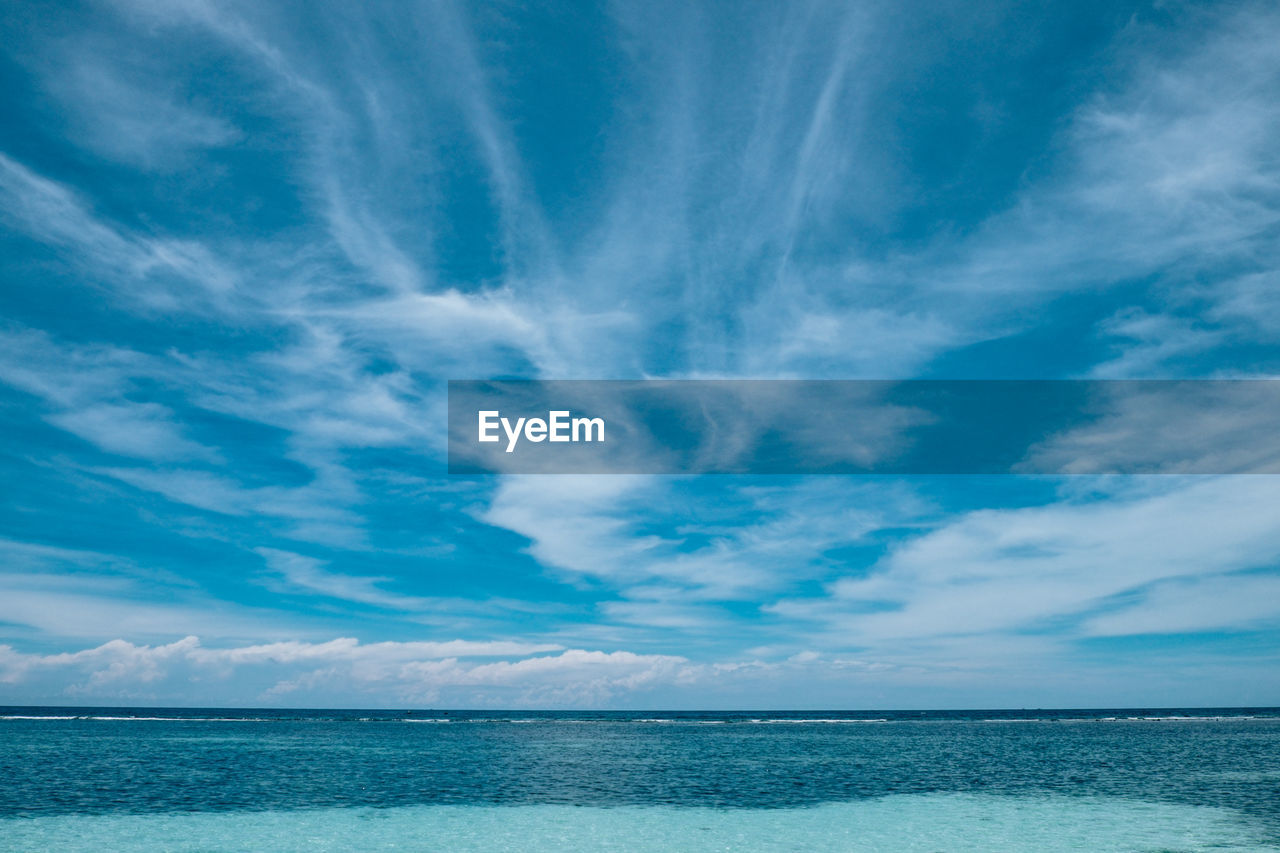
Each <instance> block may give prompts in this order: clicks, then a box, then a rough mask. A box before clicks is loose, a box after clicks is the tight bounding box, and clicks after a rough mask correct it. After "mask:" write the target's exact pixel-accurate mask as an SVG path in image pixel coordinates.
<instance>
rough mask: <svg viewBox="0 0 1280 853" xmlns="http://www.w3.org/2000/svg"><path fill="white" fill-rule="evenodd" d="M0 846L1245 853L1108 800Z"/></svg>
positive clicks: (1219, 822) (228, 823)
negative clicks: (1171, 852) (1169, 852)
mask: <svg viewBox="0 0 1280 853" xmlns="http://www.w3.org/2000/svg"><path fill="white" fill-rule="evenodd" d="M0 833H2V834H3V835H2V837H3V838H4V842H3V843H4V844H5V846H6V848H7V849H12V850H63V851H85V853H88V851H94V852H95V853H96V852H97V851H101V850H104V849H112V850H116V851H122V853H123V851H190V853H196V851H240V850H273V851H282V853H286V852H287V851H349V850H367V851H393V850H394V851H404V850H458V851H493V850H582V851H588V850H599V851H615V850H616V851H635V853H643V851H671V850H684V851H691V853H696V851H725V850H734V851H757V850H758V851H783V850H786V851H811V853H821V852H822V851H903V853H911V851H921V853H925V852H926V851H930V852H932V851H970V850H989V851H1044V853H1052V852H1053V851H1060V850H1083V851H1094V853H1105V851H1199V850H1204V851H1209V850H1212V851H1219V853H1222V851H1253V850H1266V849H1274V848H1271V847H1270V846H1269V845H1268V843H1267V842H1266V840H1265V838H1264V836H1263V835H1262V833H1261V832H1260V831H1259V828H1258V827H1256V826H1253V825H1251V824H1250V822H1249V821H1248V819H1247V818H1245V817H1244V816H1242V815H1241V814H1239V813H1238V812H1234V811H1232V810H1230V809H1220V808H1210V807H1205V806H1183V805H1176V804H1169V803H1144V802H1133V801H1128V800H1124V799H1119V798H1077V799H1073V798H1064V797H1019V796H991V795H980V794H903V795H898V796H893V797H882V798H874V799H868V800H861V801H857V802H852V803H828V804H825V805H821V806H815V807H811V808H792V809H738V810H726V809H708V808H677V807H671V806H623V807H618V808H589V807H578V806H555V805H542V806H405V807H400V808H391V809H374V808H367V807H366V808H347V809H341V808H339V809H317V810H310V811H307V810H284V811H259V812H206V813H197V814H176V815H173V814H161V815H136V814H126V815H93V816H80V815H69V816H68V815H63V816H57V817H43V818H27V819H22V818H17V819H9V820H4V821H0Z"/></svg>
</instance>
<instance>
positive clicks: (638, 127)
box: [0, 0, 1280, 708]
mask: <svg viewBox="0 0 1280 853" xmlns="http://www.w3.org/2000/svg"><path fill="white" fill-rule="evenodd" d="M545 5H547V4H531V5H530V6H529V7H526V6H524V5H517V4H506V3H495V4H484V5H479V4H456V3H447V2H431V3H422V4H414V3H394V4H392V3H387V4H382V3H376V2H374V3H368V4H351V3H327V4H326V3H320V4H308V5H307V6H305V7H302V6H294V5H290V4H264V3H234V2H227V3H223V2H213V0H209V2H205V0H135V2H101V3H86V4H83V5H75V4H72V5H66V6H60V5H57V4H39V5H26V4H9V5H8V6H7V7H5V9H4V10H3V11H0V44H2V45H3V55H2V57H0V99H2V102H3V109H4V115H5V120H4V121H3V122H0V246H2V251H0V318H2V321H0V418H2V419H3V435H4V437H5V441H4V445H3V454H0V476H2V477H3V481H4V483H5V489H4V497H3V501H4V503H3V506H4V509H3V512H2V513H0V555H2V559H0V642H2V643H3V645H2V646H0V701H8V702H15V703H16V702H48V703H59V704H62V703H98V704H110V703H118V704H130V703H138V704H166V703H167V704H191V705H200V704H219V705H264V704H265V705H294V706H333V705H342V706H365V707H369V706H383V707H385V706H393V707H399V706H419V707H421V706H437V707H440V706H452V707H485V706H489V707H493V706H499V707H522V706H523V707H560V706H592V707H596V706H599V707H750V708H780V707H796V708H807V707H851V708H871V707H962V706H969V707H974V706H978V707H982V706H986V707H993V706H1013V707H1019V706H1044V707H1048V706H1059V707H1060V706H1076V707H1079V706H1098V705H1187V704H1194V705H1227V704H1255V705H1261V704H1280V660H1278V658H1280V654H1278V652H1280V571H1278V570H1277V569H1278V568H1280V523H1277V514H1276V511H1275V507H1276V506H1280V483H1277V482H1276V478H1275V477H1272V476H1243V477H1124V478H1117V477H1110V478H1102V477H1075V478H1048V477H1013V476H1008V477H985V478H983V477H933V478H930V477H902V478H889V477H867V478H858V477H810V478H801V477H790V478H788V477H756V478H750V477H702V478H699V477H660V476H653V477H641V476H630V477H622V476H619V477H606V476H581V477H569V476H543V477H537V476H528V477H515V476H511V477H450V476H448V475H447V473H446V472H445V464H444V463H445V460H444V448H445V410H444V404H445V399H444V390H445V384H444V383H445V381H446V380H448V379H451V378H452V379H475V378H491V377H516V378H520V377H527V378H543V379H579V378H648V377H667V378H693V377H745V378H889V379H898V378H946V379H953V378H954V379H968V378H1036V379H1056V378H1136V377H1141V378H1207V377H1268V376H1273V375H1275V372H1276V370H1277V366H1278V365H1280V350H1278V348H1277V346H1276V341H1277V340H1280V276H1278V275H1277V269H1278V268H1280V240H1277V237H1278V236H1280V158H1278V157H1277V150H1278V149H1277V146H1276V142H1275V140H1276V139H1280V94H1277V93H1280V47H1278V45H1280V14H1277V13H1276V10H1275V9H1274V8H1273V7H1272V6H1271V5H1270V4H1263V3H1258V4H1250V3H1238V4H1237V3H1223V4H1182V3H1157V4H1147V3H1096V4H1090V3H1082V2H1071V3H1056V4H1043V5H1040V4H1014V3H1009V4H1005V3H985V4H981V5H980V6H979V5H976V4H972V3H955V4H945V3H944V4H937V3H930V4H924V3H921V4H879V3H855V4H836V3H831V4H824V3H794V4H776V3H746V4H743V3H724V4H698V3H685V2H681V3H671V4H665V3H662V2H643V3H611V4H599V5H595V4H591V5H588V4H583V5H580V6H576V5H567V4H566V5H561V4H556V5H554V6H552V7H550V8H539V7H541V6H545ZM1146 414H1147V416H1148V417H1150V415H1151V413H1146Z"/></svg>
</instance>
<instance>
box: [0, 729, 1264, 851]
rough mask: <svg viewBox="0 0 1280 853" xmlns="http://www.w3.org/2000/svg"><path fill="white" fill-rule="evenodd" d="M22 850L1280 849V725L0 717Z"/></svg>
mask: <svg viewBox="0 0 1280 853" xmlns="http://www.w3.org/2000/svg"><path fill="white" fill-rule="evenodd" d="M0 774H3V777H2V778H3V784H0V849H2V850H14V851H37V850H40V851H44V850H58V851H62V850H66V851H80V850H84V851H89V850H93V851H104V850H113V851H134V850H138V851H143V850H145V851H160V850H164V851H244V850H273V851H295V850H297V851H303V850H306V851H317V850H319V851H326V850H333V851H339V850H341V851H359V850H369V851H383V850H388V851H390V850H396V851H413V850H423V851H450V850H466V851H481V850H483V851H492V850H521V851H525V850H528V851H536V850H618V851H648V850H653V851H658V850H663V851H669V850H674V851H680V850H689V851H704V850H705V851H711V850H718V851H724V850H733V851H754V850H779V851H781V850H787V851H792V850H794V851H827V850H831V851H836V850H840V851H864V850H865V851H880V850H884V851H968V850H1001V851H1004V850H1008V851H1021V850H1026V851H1032V850H1034V851H1055V850H1084V851H1112V850H1114V851H1153V852H1154V851H1199V850H1213V851H1232V850H1280V709H1275V708H1255V709H1109V710H1108V709H1095V710H1057V711H1026V710H1016V711H1009V710H1005V711H954V712H939V711H930V712H919V711H890V712H886V711H865V712H804V713H799V712H787V711H769V712H762V711H756V712H733V713H719V712H698V713H691V712H656V711H644V712H634V713H631V712H597V713H586V712H580V711H572V712H528V711H518V712H493V711H440V710H426V711H300V710H262V709H248V710H227V709H159V708H94V709H86V708H48V707H40V708H14V707H10V708H0Z"/></svg>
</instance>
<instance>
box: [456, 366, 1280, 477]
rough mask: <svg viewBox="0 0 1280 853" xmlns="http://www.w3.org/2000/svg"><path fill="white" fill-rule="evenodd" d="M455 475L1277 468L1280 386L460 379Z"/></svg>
mask: <svg viewBox="0 0 1280 853" xmlns="http://www.w3.org/2000/svg"><path fill="white" fill-rule="evenodd" d="M449 472H450V473H453V474H499V473H506V474H899V475H905V474H1274V473H1280V382H1276V381H1272V380H1064V381H1003V380H991V381H988V380H976V381H955V380H911V381H879V380H875V381H872V380H865V381H864V380H557V381H534V380H510V381H483V380H480V381H453V382H450V383H449Z"/></svg>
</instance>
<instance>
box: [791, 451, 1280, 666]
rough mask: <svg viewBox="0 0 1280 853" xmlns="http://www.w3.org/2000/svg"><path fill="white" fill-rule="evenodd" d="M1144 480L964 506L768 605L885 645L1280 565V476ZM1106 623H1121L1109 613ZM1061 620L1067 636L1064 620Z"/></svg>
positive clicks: (1046, 617)
mask: <svg viewBox="0 0 1280 853" xmlns="http://www.w3.org/2000/svg"><path fill="white" fill-rule="evenodd" d="M1147 488H1148V489H1149V491H1145V492H1144V491H1140V490H1138V491H1136V492H1135V490H1134V489H1132V488H1131V489H1130V490H1128V491H1127V492H1126V491H1125V490H1122V491H1121V492H1119V493H1116V494H1111V495H1108V496H1106V498H1105V499H1099V496H1097V495H1094V496H1092V497H1091V498H1088V499H1083V500H1073V499H1067V500H1064V501H1062V502H1059V503H1054V504H1049V505H1046V506H1035V507H1024V508H1018V509H1007V510H978V511H974V512H969V513H965V514H963V515H961V516H960V517H959V518H957V519H955V520H954V521H950V522H948V523H945V524H943V525H941V526H939V527H938V528H937V529H936V530H934V531H932V532H930V533H927V534H925V535H922V536H918V537H916V538H914V539H910V540H908V541H906V542H905V543H903V544H901V545H899V546H897V547H896V548H894V549H893V550H892V551H891V553H890V554H889V555H888V556H886V557H885V558H884V559H883V560H881V561H880V562H879V563H878V564H877V565H876V566H875V567H874V568H873V570H872V571H871V572H870V573H869V574H868V575H867V576H866V577H860V578H845V579H842V580H839V581H836V582H835V583H834V584H833V585H832V586H831V597H830V598H826V599H810V600H792V601H782V602H779V603H778V604H776V605H774V606H772V607H771V608H770V609H771V610H772V611H773V612H775V613H777V614H779V615H783V616H790V617H793V618H814V619H818V620H820V621H829V622H830V623H831V624H832V625H833V626H839V629H840V630H842V631H844V632H845V634H846V636H847V638H848V640H849V642H851V643H855V644H863V645H868V646H872V647H875V648H884V647H885V644H891V643H894V642H898V641H912V640H927V639H929V638H939V637H949V636H965V635H974V636H978V635H987V636H991V635H1000V634H1002V633H1003V632H1010V631H1018V630H1026V629H1034V628H1046V627H1048V626H1050V625H1053V624H1054V623H1055V621H1057V622H1061V621H1062V620H1065V621H1066V624H1067V625H1068V626H1069V625H1071V624H1072V623H1075V622H1077V621H1078V620H1080V619H1081V618H1084V617H1087V616H1089V615H1090V614H1091V613H1093V612H1096V611H1098V610H1099V609H1100V608H1103V607H1106V606H1108V604H1109V602H1110V601H1111V600H1112V599H1114V598H1115V597H1117V596H1125V595H1132V596H1137V597H1138V599H1139V600H1142V598H1143V597H1144V596H1145V595H1146V592H1145V588H1146V587H1148V586H1149V585H1151V584H1155V583H1157V582H1160V581H1173V580H1178V579H1186V580H1195V579H1197V578H1205V577H1206V576H1212V575H1219V574H1222V573H1226V572H1233V571H1239V570H1246V569H1270V570H1275V569H1276V568H1277V567H1280V530H1277V529H1276V526H1275V524H1274V518H1273V513H1272V512H1271V507H1272V506H1274V505H1275V504H1276V501H1277V500H1278V499H1280V486H1277V485H1276V484H1275V483H1274V482H1272V478H1270V477H1251V476H1244V477H1224V478H1215V479H1209V480H1199V481H1195V480H1193V481H1190V482H1188V481H1183V480H1177V481H1173V482H1168V481H1165V484H1163V485H1158V486H1153V485H1149V486H1148V487H1147ZM1204 582H1205V583H1209V582H1210V581H1208V580H1205V581H1204ZM1224 583H1225V582H1224ZM1157 589H1160V588H1159V587H1157ZM1159 594H1161V595H1164V594H1166V593H1159ZM1276 602H1277V603H1276V604H1275V606H1274V607H1264V608H1262V609H1261V610H1259V608H1257V607H1249V608H1245V609H1242V610H1241V611H1240V612H1239V614H1238V615H1237V616H1235V617H1232V616H1231V615H1230V614H1229V613H1228V612H1226V609H1225V608H1219V609H1218V610H1217V611H1216V613H1215V616H1214V617H1213V618H1212V619H1210V620H1208V621H1209V622H1212V623H1214V625H1215V626H1216V627H1221V628H1231V627H1241V626H1244V625H1247V624H1250V623H1252V622H1253V621H1254V620H1256V619H1258V618H1260V616H1261V615H1263V613H1271V614H1274V615H1276V616H1280V599H1276ZM1101 624H1107V625H1112V626H1114V625H1115V624H1116V623H1115V621H1114V620H1112V619H1109V618H1108V619H1104V621H1103V623H1101ZM1134 624H1135V628H1138V626H1140V625H1142V624H1145V622H1142V621H1139V622H1135V623H1134ZM1205 627H1208V626H1207V625H1206V626H1205ZM1055 633H1056V635H1057V636H1059V637H1065V638H1067V639H1069V638H1070V637H1071V636H1072V635H1073V632H1072V631H1071V630H1069V629H1068V630H1065V631H1064V630H1063V626H1062V625H1061V624H1059V625H1058V626H1057V629H1056V632H1055ZM1006 636H1007V635H1006Z"/></svg>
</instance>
